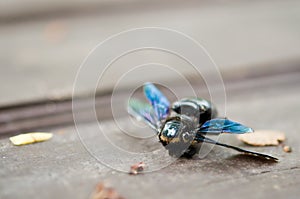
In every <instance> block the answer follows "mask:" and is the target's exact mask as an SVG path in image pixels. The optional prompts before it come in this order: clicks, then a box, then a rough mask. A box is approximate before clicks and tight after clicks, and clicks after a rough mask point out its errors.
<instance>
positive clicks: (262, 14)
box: [0, 0, 300, 199]
mask: <svg viewBox="0 0 300 199" xmlns="http://www.w3.org/2000/svg"><path fill="white" fill-rule="evenodd" d="M68 2H69V1H67V2H63V3H61V2H60V1H53V2H52V4H49V2H47V1H36V0H26V1H24V2H23V1H22V2H21V1H20V0H13V1H8V0H5V1H2V2H1V5H2V4H3V3H6V5H5V6H0V43H1V44H2V45H1V48H0V60H1V61H0V64H1V67H0V83H1V90H0V91H1V98H0V134H1V135H0V160H1V161H0V198H1V199H2V198H4V199H18V198H22V199H23V198H37V199H39V198H46V199H47V198H49V199H50V198H72V199H75V198H78V199H79V198H89V195H90V194H91V192H92V191H93V190H94V188H95V186H96V185H97V183H99V182H106V183H108V184H110V185H111V186H112V187H114V188H115V189H116V190H117V191H118V192H119V193H120V194H121V195H123V196H124V197H125V198H174V199H177V198H178V199H179V198H222V199H227V198H228V199H229V198H246V199H250V198H270V199H271V198H272V199H273V198H274V199H277V198H278V199H279V198H299V195H300V191H299V185H300V180H299V179H300V159H299V157H300V156H299V155H300V147H299V146H300V137H299V130H300V123H299V116H300V114H299V113H300V105H299V98H300V93H299V86H300V78H299V77H300V63H299V55H300V54H299V53H300V49H299V46H300V45H299V44H300V40H299V35H300V28H299V27H300V26H299V17H300V15H299V13H300V10H299V8H300V6H299V3H300V2H299V1H293V0H287V1H280V0H278V1H277V0H276V1H270V0H263V1H238V2H237V1H226V2H224V1H213V2H212V1H189V2H188V3H183V2H182V1H176V2H173V3H172V4H171V3H169V1H163V2H162V3H158V1H154V2H153V3H152V2H151V3H144V2H145V1H139V3H132V2H136V1H134V0H128V1H126V2H124V3H122V4H119V2H120V1H119V0H114V1H113V2H112V3H111V4H110V3H107V2H108V1H97V2H96V1H94V0H89V1H85V3H83V1H81V0H76V1H74V2H73V4H72V5H69V4H68ZM33 4H34V5H35V6H33ZM144 26H158V27H166V28H171V29H175V30H178V31H182V32H184V33H186V34H188V35H190V36H192V37H193V38H195V39H196V40H197V41H199V42H200V43H201V44H203V45H204V46H205V48H206V49H207V50H208V52H209V53H210V54H211V56H212V58H213V59H214V60H215V62H216V63H217V65H218V66H219V68H220V70H221V73H222V75H223V78H224V83H225V88H226V103H224V102H223V103H222V100H216V105H217V106H218V107H219V108H220V109H221V110H223V109H222V108H224V107H226V116H227V117H229V118H231V119H233V120H236V121H240V122H242V123H245V124H247V125H249V126H251V127H253V128H254V129H271V130H280V131H283V132H285V133H286V136H287V141H286V144H287V145H289V146H291V147H292V152H291V153H285V152H283V150H282V148H281V147H280V146H278V147H262V148H259V147H250V146H246V145H244V144H242V143H241V142H240V141H238V140H237V139H236V138H235V136H232V135H223V136H221V138H220V139H221V140H222V141H223V142H226V143H229V144H232V145H236V146H239V147H243V148H246V149H250V150H254V151H258V152H262V153H267V154H270V155H273V156H275V157H278V158H279V162H277V163H274V162H269V161H265V160H262V159H258V158H255V157H252V156H246V155H241V154H239V153H238V152H235V151H232V150H230V149H223V148H220V147H213V148H212V151H211V152H210V153H209V154H208V155H207V156H205V157H204V158H200V157H195V158H193V159H190V160H188V159H178V160H175V161H174V162H172V163H171V164H170V165H169V164H167V163H168V161H170V159H168V156H167V154H166V153H165V152H160V153H156V152H155V150H156V149H162V148H161V145H160V144H159V143H158V142H157V141H158V140H157V138H156V137H155V136H154V135H153V134H152V132H151V130H150V129H147V128H144V129H143V130H142V131H141V130H140V129H139V128H138V127H137V126H135V125H134V124H137V123H134V122H133V121H132V120H130V119H129V118H128V115H127V113H126V107H125V106H124V104H126V103H125V102H126V100H127V98H126V95H127V94H128V92H129V91H132V90H130V89H132V88H133V87H135V86H137V85H136V84H134V83H133V84H132V85H131V86H133V87H130V86H129V87H127V89H123V90H121V91H119V92H117V93H116V95H115V96H114V97H115V98H116V99H117V100H116V102H115V104H114V105H113V106H111V90H105V89H104V90H99V92H98V94H97V96H96V104H95V107H96V110H97V111H96V114H97V117H98V120H99V122H100V124H101V125H102V133H103V132H104V133H105V136H104V135H103V134H101V132H99V126H98V123H97V122H95V121H94V122H93V121H92V120H91V118H92V116H95V112H90V111H89V110H88V109H87V108H88V104H89V102H90V101H89V100H90V99H88V98H87V97H86V96H80V98H78V99H79V103H78V105H79V106H78V107H77V108H76V109H72V100H71V97H70V96H71V92H72V89H73V83H74V79H75V75H76V71H77V69H78V67H79V65H80V63H81V62H82V60H83V59H84V58H85V57H86V55H87V54H88V52H89V51H90V50H91V49H92V48H93V47H94V46H95V45H97V44H98V43H99V42H101V41H103V40H104V39H106V38H107V37H109V36H111V35H112V34H116V33H119V32H120V31H124V30H127V29H130V28H137V27H144ZM128 42H130V41H128ZM153 60H155V61H156V62H159V63H164V64H167V65H170V66H172V67H174V68H176V67H177V68H180V67H181V68H184V67H185V66H186V65H184V63H183V62H182V60H181V61H180V60H178V59H176V58H174V57H171V56H169V55H164V56H162V55H161V54H158V53H153V54H149V52H144V53H137V54H136V55H135V56H131V57H130V56H129V57H128V58H127V59H124V60H122V62H120V63H117V64H116V66H115V67H124V66H125V65H126V66H128V67H130V66H135V65H137V64H143V63H147V62H151V61H152V62H153ZM118 64H119V65H118ZM115 72H116V73H114V75H111V76H109V78H108V81H106V82H105V85H106V88H109V87H111V85H114V83H115V82H116V80H117V79H118V75H122V74H117V72H118V71H115ZM187 74H188V79H189V80H190V82H191V84H192V85H193V86H194V87H195V88H196V90H197V94H198V95H199V96H201V97H206V98H209V95H208V91H207V90H206V87H205V85H204V83H203V81H201V80H199V79H198V78H195V76H193V75H190V74H191V72H190V71H187ZM148 75H149V74H146V75H141V76H140V77H141V78H144V79H145V81H147V78H148ZM154 75H156V74H154ZM163 75H165V77H166V79H169V81H171V82H172V81H174V79H172V77H170V76H169V75H168V74H167V73H166V74H163ZM88 80H89V77H88V76H87V78H86V83H83V84H82V85H81V86H82V88H81V89H82V92H83V93H89V92H90V91H91V88H90V87H89V86H88V85H89V84H88V83H89V81H88ZM172 85H174V88H177V91H178V93H176V94H178V95H181V96H188V95H191V93H190V92H189V90H188V89H187V87H186V86H185V85H184V84H181V82H180V81H177V80H176V81H174V83H173V84H172ZM212 86H213V87H214V89H215V90H216V91H217V92H219V93H220V97H222V93H223V92H224V90H223V87H222V85H212ZM164 91H167V90H164ZM111 107H113V108H114V109H115V110H117V113H118V114H117V117H115V118H113V116H112V111H111ZM72 111H76V112H77V113H79V120H80V122H79V123H77V129H76V128H75V125H74V123H73V115H72V114H73V113H72ZM221 112H224V110H223V111H221ZM222 116H224V115H223V114H222ZM114 119H117V120H114ZM115 121H119V122H120V123H118V124H119V125H120V126H119V127H122V128H124V129H125V130H127V131H128V132H130V133H131V134H125V133H124V131H121V130H120V129H119V128H117V126H116V123H115ZM78 129H80V133H79V134H78V131H77V130H78ZM27 131H47V132H53V133H54V137H53V139H51V140H49V141H46V142H43V143H36V144H32V145H26V146H20V147H17V146H13V145H12V144H11V143H10V141H9V139H8V138H9V136H10V135H13V134H18V133H23V132H27ZM135 137H138V138H135ZM141 137H142V138H141ZM108 138H109V139H110V141H111V142H112V143H113V144H114V145H115V147H113V148H111V146H110V145H109V143H108V141H107V139H108ZM84 144H85V145H84ZM205 147H208V146H204V149H205ZM118 149H122V150H124V151H129V152H132V153H130V154H131V155H126V156H122V155H120V153H119V151H118ZM91 150H92V151H93V150H94V152H95V153H91ZM142 152H143V153H142ZM144 152H150V153H148V154H144ZM95 157H96V158H98V160H97V159H95ZM141 160H142V161H144V162H145V163H146V164H147V167H146V169H145V173H144V174H142V175H138V176H131V175H128V174H127V173H126V172H120V171H118V170H116V169H113V168H116V167H117V168H118V169H119V170H123V171H127V170H129V168H130V166H131V165H132V164H134V163H137V162H139V161H141ZM104 163H105V164H104ZM159 167H163V168H161V169H158V168H159ZM152 170H156V171H153V172H152Z"/></svg>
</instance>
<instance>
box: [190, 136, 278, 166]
mask: <svg viewBox="0 0 300 199" xmlns="http://www.w3.org/2000/svg"><path fill="white" fill-rule="evenodd" d="M195 140H196V141H198V142H205V143H209V144H215V145H218V146H223V147H226V148H230V149H234V150H236V151H239V152H242V153H246V154H251V155H254V156H258V157H263V158H266V159H270V160H273V161H277V160H278V159H277V158H275V157H272V156H270V155H267V154H263V153H257V152H254V151H249V150H246V149H241V148H239V147H236V146H231V145H228V144H223V143H221V142H217V141H215V140H213V139H210V138H207V137H204V136H202V135H200V134H197V135H196V137H195Z"/></svg>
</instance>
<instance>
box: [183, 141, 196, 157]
mask: <svg viewBox="0 0 300 199" xmlns="http://www.w3.org/2000/svg"><path fill="white" fill-rule="evenodd" d="M199 150H200V145H199V144H193V145H191V146H189V148H187V150H186V151H185V152H184V153H183V154H182V156H181V157H184V158H189V159H190V158H192V157H193V156H194V155H195V154H197V153H199Z"/></svg>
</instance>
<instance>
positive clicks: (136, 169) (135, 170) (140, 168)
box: [129, 162, 145, 175]
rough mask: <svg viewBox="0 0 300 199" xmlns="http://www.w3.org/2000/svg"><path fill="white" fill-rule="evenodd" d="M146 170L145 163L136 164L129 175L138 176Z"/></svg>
mask: <svg viewBox="0 0 300 199" xmlns="http://www.w3.org/2000/svg"><path fill="white" fill-rule="evenodd" d="M144 168H145V163H144V162H139V163H136V164H134V165H132V166H131V167H130V172H129V174H131V175H137V174H139V173H141V172H142V171H144Z"/></svg>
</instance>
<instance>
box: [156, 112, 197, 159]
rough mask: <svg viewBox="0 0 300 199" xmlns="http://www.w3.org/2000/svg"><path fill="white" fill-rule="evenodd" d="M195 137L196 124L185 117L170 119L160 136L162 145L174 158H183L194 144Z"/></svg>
mask: <svg viewBox="0 0 300 199" xmlns="http://www.w3.org/2000/svg"><path fill="white" fill-rule="evenodd" d="M194 137H195V125H194V122H193V121H192V120H191V119H190V118H189V117H186V116H183V115H178V116H175V117H172V118H170V119H168V120H167V121H166V122H165V124H164V126H163V128H162V130H161V132H160V134H159V139H160V141H161V143H162V144H163V145H164V146H165V147H166V149H167V150H168V151H169V153H170V155H174V156H181V155H182V154H183V153H184V152H185V150H186V149H187V148H188V147H189V146H190V145H191V144H192V142H193V140H194Z"/></svg>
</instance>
